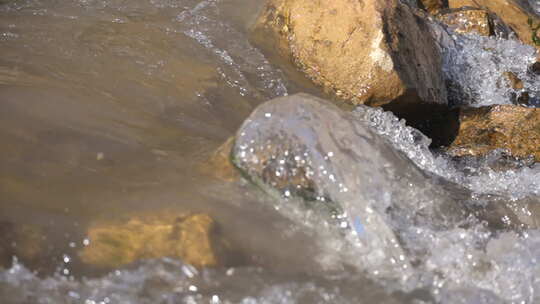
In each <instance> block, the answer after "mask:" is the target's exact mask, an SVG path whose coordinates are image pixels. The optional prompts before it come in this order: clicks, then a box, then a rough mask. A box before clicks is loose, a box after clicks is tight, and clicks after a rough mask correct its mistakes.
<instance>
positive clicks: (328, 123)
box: [232, 94, 467, 265]
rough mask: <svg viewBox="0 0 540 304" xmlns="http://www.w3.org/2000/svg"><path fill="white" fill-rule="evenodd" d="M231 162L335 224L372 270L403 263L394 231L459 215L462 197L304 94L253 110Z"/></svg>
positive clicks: (360, 125) (347, 116)
mask: <svg viewBox="0 0 540 304" xmlns="http://www.w3.org/2000/svg"><path fill="white" fill-rule="evenodd" d="M419 135H421V134H420V133H419ZM232 158H233V162H234V163H235V164H236V166H237V167H238V168H239V169H240V170H241V171H242V172H243V173H244V174H245V175H246V176H247V177H248V178H249V179H251V180H252V181H253V182H255V183H256V184H258V185H260V186H261V187H262V188H263V189H265V190H267V191H268V192H270V193H273V194H275V195H277V196H280V197H284V198H289V197H294V196H300V197H303V198H304V199H305V200H306V201H308V202H309V201H313V202H314V203H313V205H315V208H318V207H317V206H321V205H322V206H323V208H322V209H324V210H326V211H327V212H328V214H329V215H333V216H334V217H335V218H339V219H341V218H343V219H344V221H343V223H341V225H343V226H348V227H351V228H352V229H353V231H355V232H356V234H358V235H359V236H360V238H359V239H360V240H361V242H362V246H363V248H364V249H365V250H366V252H369V253H370V254H366V255H365V257H362V258H365V259H366V262H367V261H369V263H372V264H374V265H384V264H385V263H387V261H388V259H390V258H394V259H395V260H396V261H403V256H404V253H403V252H402V249H400V247H399V245H398V237H397V236H396V235H395V234H394V232H393V230H394V229H397V227H398V226H399V227H400V229H407V228H406V227H412V226H414V225H417V224H421V225H423V226H428V227H431V229H434V230H439V229H448V228H449V227H454V226H455V225H457V224H458V223H461V222H462V221H463V220H464V219H465V217H466V216H467V210H466V208H465V206H464V205H462V204H461V203H460V199H461V198H463V197H461V198H460V197H459V195H456V192H454V193H453V194H450V193H449V192H448V191H447V190H446V189H445V188H444V186H443V184H439V183H438V182H437V179H436V178H430V177H429V176H427V175H426V174H425V173H423V172H422V171H421V170H420V169H419V168H418V167H417V166H416V165H415V164H414V163H413V162H412V161H411V160H410V159H408V158H407V157H406V156H405V155H404V154H402V153H401V152H400V151H397V150H396V149H394V148H393V147H392V145H391V144H390V143H389V142H387V141H386V140H385V139H384V138H383V137H381V136H380V135H378V134H375V133H374V132H373V131H372V130H370V127H369V126H368V125H367V124H365V123H364V122H363V121H362V120H361V119H360V115H359V114H358V115H357V114H356V113H354V112H345V111H342V110H340V109H339V108H337V107H336V106H335V105H332V104H331V103H329V102H328V101H325V100H322V99H319V98H316V97H313V96H310V95H307V94H297V95H293V96H289V97H284V98H278V99H274V100H272V101H269V102H266V103H265V104H263V105H261V106H259V107H258V108H257V109H256V110H255V111H254V112H253V113H252V114H251V116H250V117H249V118H248V119H247V120H246V121H245V123H244V124H243V126H242V127H241V128H240V130H239V131H238V133H237V137H236V140H235V143H234V146H233V151H232ZM446 186H448V187H451V185H449V184H447V185H446ZM413 223H414V225H413ZM400 257H401V258H400ZM404 263H405V262H404Z"/></svg>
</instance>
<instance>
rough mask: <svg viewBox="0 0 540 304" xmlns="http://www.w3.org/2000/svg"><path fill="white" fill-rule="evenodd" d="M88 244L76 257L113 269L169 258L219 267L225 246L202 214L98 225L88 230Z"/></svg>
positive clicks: (212, 223)
mask: <svg viewBox="0 0 540 304" xmlns="http://www.w3.org/2000/svg"><path fill="white" fill-rule="evenodd" d="M88 238H89V239H90V244H89V245H88V246H86V247H84V249H82V250H81V251H80V253H79V256H80V258H81V260H82V262H84V263H86V264H89V265H92V266H96V267H100V268H117V267H120V266H122V265H126V264H130V263H133V262H135V261H137V260H139V259H150V258H161V257H172V258H179V259H182V260H183V261H184V262H186V263H189V264H191V265H194V266H197V267H205V266H218V265H223V264H224V263H225V260H226V258H227V254H226V253H227V251H228V245H227V243H226V242H225V241H224V240H223V239H221V238H220V237H219V235H217V231H216V225H215V222H214V220H213V219H212V218H211V217H210V216H208V215H206V214H192V215H167V214H160V215H156V216H143V217H134V218H131V219H129V220H128V221H127V222H119V223H100V224H96V225H94V226H92V227H91V228H90V229H89V230H88Z"/></svg>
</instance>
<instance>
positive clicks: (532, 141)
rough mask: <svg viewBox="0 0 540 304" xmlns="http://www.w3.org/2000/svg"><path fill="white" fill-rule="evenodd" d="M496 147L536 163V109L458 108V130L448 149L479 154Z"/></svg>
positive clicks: (539, 118) (539, 123)
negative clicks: (530, 158)
mask: <svg viewBox="0 0 540 304" xmlns="http://www.w3.org/2000/svg"><path fill="white" fill-rule="evenodd" d="M496 149H507V150H508V151H509V153H510V154H511V155H512V156H515V157H520V158H527V157H531V156H532V157H534V159H535V160H536V161H537V162H540V109H538V108H526V107H520V106H513V105H496V106H489V107H481V108H467V109H462V110H461V112H460V115H459V130H458V132H457V135H456V138H455V139H454V141H453V142H452V144H451V145H450V146H449V147H448V152H449V153H450V154H452V155H455V156H467V155H471V156H480V155H486V154H488V153H489V152H491V151H493V150H496Z"/></svg>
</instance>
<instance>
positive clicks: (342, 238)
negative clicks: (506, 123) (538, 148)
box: [0, 0, 540, 304]
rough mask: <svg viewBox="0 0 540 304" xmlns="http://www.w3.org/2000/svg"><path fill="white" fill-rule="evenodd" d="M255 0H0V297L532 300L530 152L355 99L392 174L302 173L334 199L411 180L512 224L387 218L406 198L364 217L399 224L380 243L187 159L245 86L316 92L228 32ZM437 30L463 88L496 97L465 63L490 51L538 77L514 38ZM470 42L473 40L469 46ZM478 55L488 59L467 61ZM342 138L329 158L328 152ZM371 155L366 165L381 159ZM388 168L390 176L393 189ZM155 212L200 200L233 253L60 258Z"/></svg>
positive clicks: (240, 104) (242, 35) (248, 99)
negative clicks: (210, 257) (410, 121)
mask: <svg viewBox="0 0 540 304" xmlns="http://www.w3.org/2000/svg"><path fill="white" fill-rule="evenodd" d="M263 2H264V1H262V0H260V1H259V0H257V1H254V0H251V1H245V0H202V1H201V0H130V1H127V0H62V1H60V0H51V1H42V0H11V1H10V0H7V1H5V0H4V1H0V50H1V52H0V124H1V125H0V126H1V127H0V140H1V142H2V158H1V159H0V234H1V235H0V246H1V248H2V249H0V262H1V263H3V264H2V265H0V303H85V304H91V303H250V304H251V303H431V302H434V301H436V302H442V303H505V302H516V303H535V302H537V301H540V291H539V290H540V282H538V279H537V277H538V275H539V274H540V266H539V265H537V261H536V260H537V258H538V254H537V252H538V249H539V248H538V246H539V245H540V242H539V241H540V235H539V234H538V231H537V230H536V229H535V228H534V225H533V224H534V223H535V222H536V217H535V215H536V214H535V212H534V211H535V210H536V209H535V208H537V207H536V206H537V205H538V204H539V203H540V200H539V196H540V167H539V166H538V165H531V164H523V163H519V162H516V163H512V164H511V165H510V166H509V167H510V168H511V169H507V170H502V171H501V170H496V169H493V168H492V166H493V163H494V162H495V163H497V162H499V161H500V159H501V156H500V155H499V154H497V153H498V152H497V153H495V154H494V155H491V156H489V157H487V158H484V159H480V160H475V161H470V162H460V163H457V162H455V161H453V160H452V159H450V158H448V157H446V156H445V155H444V154H440V153H434V152H432V151H430V150H429V149H428V146H429V140H428V139H427V138H425V137H423V135H421V134H420V133H418V131H415V130H413V129H411V128H409V127H407V126H405V124H404V123H403V122H402V121H399V120H398V119H397V118H395V117H394V116H393V115H392V114H390V113H385V112H382V111H381V110H379V109H369V108H365V107H359V108H358V109H356V110H355V112H354V114H351V115H353V116H354V117H355V118H354V120H358V123H360V124H361V125H362V126H363V128H364V127H365V128H370V131H366V132H368V133H369V134H372V135H371V136H380V138H379V139H377V140H376V142H377V143H378V144H380V145H381V146H382V147H384V148H385V149H395V151H394V152H391V153H390V152H389V153H390V154H392V153H394V154H395V156H391V157H390V156H389V157H390V158H389V159H390V160H392V161H395V162H396V163H398V164H400V165H399V166H396V168H399V169H400V170H401V171H395V172H402V174H403V175H404V176H406V177H405V179H403V180H400V181H399V182H396V181H394V179H393V177H392V178H390V177H388V176H394V175H388V176H387V175H384V174H382V173H381V174H382V175H380V176H379V177H380V178H379V179H378V180H377V182H378V183H376V184H372V185H371V186H372V187H371V188H370V189H362V190H363V191H365V192H361V190H360V188H358V189H352V190H353V191H350V192H348V193H349V194H348V195H349V196H341V194H340V192H339V189H338V188H335V186H331V185H328V184H327V182H326V180H323V179H321V180H320V181H319V184H318V185H319V187H320V188H321V192H323V193H326V194H329V196H331V197H332V198H333V199H334V200H336V201H339V200H340V199H342V200H344V201H347V202H346V203H345V204H344V205H343V208H344V209H346V210H353V211H355V212H364V211H363V210H361V209H359V208H360V207H359V206H357V205H355V204H354V203H352V202H353V201H354V199H358V198H356V196H357V195H364V194H365V195H367V196H366V197H367V198H365V199H366V200H369V199H373V200H383V201H384V200H387V201H388V204H391V203H392V202H393V201H392V199H391V198H388V197H387V196H388V194H387V193H392V195H391V196H393V197H395V196H403V197H402V198H409V199H411V200H414V199H418V201H411V202H410V203H411V204H412V205H414V204H415V203H419V202H423V203H426V202H431V201H432V202H439V201H442V200H452V199H455V200H460V201H463V204H471V205H475V206H477V205H478V206H480V207H482V208H491V207H493V206H494V205H497V204H498V205H502V206H505V207H507V208H508V209H509V210H512V211H515V213H519V215H518V216H517V217H518V218H520V219H524V221H526V222H527V225H530V226H532V228H528V229H525V228H523V227H520V228H519V229H510V228H508V229H503V230H500V229H499V230H494V229H492V228H491V227H486V225H484V224H483V223H478V222H474V221H473V222H468V219H464V220H463V221H465V222H466V224H467V225H461V224H462V222H460V224H457V223H452V224H449V225H446V227H445V229H442V228H437V229H434V228H433V227H432V225H428V224H426V223H425V222H424V223H422V222H421V221H420V223H417V222H410V221H406V220H404V221H399V218H400V216H402V215H404V214H406V213H400V212H396V214H395V218H394V219H392V221H390V220H388V219H383V220H379V221H380V222H378V224H379V226H376V225H374V226H372V227H367V226H366V227H364V228H366V231H367V232H371V231H372V230H373V229H375V230H377V229H380V231H381V235H384V234H385V233H388V235H390V233H391V232H390V230H392V229H393V230H394V231H396V230H399V229H401V230H403V232H402V233H399V235H398V238H399V239H400V242H402V244H403V247H404V249H402V248H400V249H399V250H401V251H396V252H397V255H396V256H395V257H394V256H392V257H390V258H388V259H385V257H384V255H383V256H382V258H381V257H378V258H371V257H370V256H369V254H366V250H365V248H359V247H358V246H359V245H358V234H360V233H359V231H360V230H362V229H360V228H362V226H358V225H357V224H355V221H354V220H353V221H352V225H351V226H352V228H353V229H349V230H347V229H345V230H344V229H342V228H340V223H337V225H335V224H336V223H335V222H334V221H331V220H328V218H327V214H326V212H325V211H324V210H319V209H317V208H314V209H312V210H311V209H306V207H305V206H303V205H302V204H297V203H293V201H295V199H292V198H289V197H286V196H283V197H279V196H277V197H276V196H271V195H267V194H266V193H265V192H264V191H262V190H260V189H258V188H257V187H254V186H253V185H252V184H250V183H249V182H247V181H245V180H243V181H241V182H235V183H224V182H223V181H220V180H218V179H216V178H214V177H213V176H212V174H209V173H206V172H207V171H205V170H201V169H200V168H201V164H203V163H204V162H205V161H206V160H207V159H208V158H209V157H210V155H211V154H212V153H213V151H214V150H215V149H216V148H217V147H219V146H220V145H221V144H222V143H223V142H224V141H225V140H226V139H227V138H229V137H230V136H232V135H234V133H235V132H236V130H237V129H238V128H239V127H240V126H241V124H242V122H243V121H244V120H245V119H246V118H247V117H248V116H249V115H250V113H251V112H252V111H253V110H254V109H255V107H256V106H258V105H259V104H261V103H262V102H264V101H266V100H269V99H272V98H275V97H280V96H286V95H289V94H293V93H296V92H299V91H308V92H311V93H314V92H315V93H317V89H316V88H313V87H312V86H310V85H309V84H308V82H306V81H305V80H304V79H302V78H301V77H300V76H299V75H298V74H297V73H296V72H294V69H293V68H292V67H291V66H287V65H286V63H279V68H278V67H277V65H276V64H277V63H276V61H272V62H270V61H269V59H268V58H273V57H270V56H272V54H271V53H270V54H266V53H263V52H262V51H261V50H260V49H259V48H257V47H255V46H253V45H252V43H250V41H249V40H248V28H249V25H250V24H251V23H252V22H253V20H254V18H255V16H256V14H257V11H258V10H259V9H260V7H261V5H262V4H263ZM533 4H534V2H533V3H532V4H531V6H533ZM454 38H455V37H454ZM455 39H456V42H455V43H456V44H458V45H460V48H458V51H456V52H457V54H454V53H452V52H450V51H449V52H448V53H447V57H445V58H446V61H447V63H448V64H450V63H454V64H455V67H456V68H455V69H454V70H451V69H447V70H446V72H447V77H448V78H449V79H452V80H454V82H455V83H458V84H460V85H461V87H462V88H463V89H461V90H460V93H462V94H468V95H466V96H474V97H475V98H476V100H480V101H481V102H480V104H491V103H508V102H509V101H508V100H509V98H508V96H510V93H512V92H510V88H508V87H506V86H503V87H502V88H501V87H491V86H490V85H491V84H492V83H489V82H475V79H477V78H479V77H481V75H485V74H486V73H488V74H494V73H493V71H500V70H502V69H504V68H510V69H512V71H514V72H515V73H516V74H518V75H520V76H523V77H527V78H525V85H526V88H527V89H529V91H531V92H532V93H531V94H532V96H533V97H534V96H535V95H534V94H535V92H538V91H539V90H538V87H540V85H539V80H538V77H534V76H532V75H528V74H526V71H525V69H526V66H527V64H529V61H530V56H532V55H531V54H533V53H534V51H532V50H531V48H528V47H525V46H523V45H521V44H519V43H514V42H508V41H500V40H495V39H492V40H490V39H489V38H485V39H484V38H477V37H476V38H475V37H468V36H467V37H465V36H463V37H462V36H459V37H457V38H455ZM485 43H487V44H489V45H491V48H489V49H488V50H486V49H481V48H479V45H481V44H485ZM489 52H491V53H489ZM464 54H465V55H467V56H464ZM516 54H519V56H520V57H519V58H518V59H516ZM458 58H459V60H460V61H459V62H457V61H456V60H457V59H458ZM478 58H488V59H486V60H485V61H482V62H480V63H478V62H476V63H477V65H474V64H473V62H475V60H478ZM456 62H457V63H456ZM448 66H449V65H447V67H448ZM471 66H472V68H471ZM484 68H485V69H484ZM471 69H472V70H471ZM473 72H474V73H476V74H474V73H473ZM482 73H484V74H482ZM463 75H467V77H469V76H471V75H480V76H478V77H477V76H474V78H473V79H472V81H471V78H466V77H465V76H463ZM513 93H516V92H513ZM518 93H519V92H518ZM532 100H534V98H532ZM532 105H534V104H532ZM292 121H293V120H291V121H290V122H289V123H291V124H292V123H293V122H292ZM355 123H356V122H353V124H355ZM284 126H287V124H284ZM278 127H279V126H278ZM278 127H276V128H275V129H274V130H278ZM359 128H360V127H359ZM276 132H277V131H276ZM322 133H324V132H322ZM322 133H321V134H318V133H316V134H314V136H313V137H309V138H301V140H300V142H301V141H302V140H307V139H311V140H316V141H319V142H320V143H324V145H323V147H324V149H327V150H329V151H326V153H328V152H335V153H337V151H338V149H339V148H340V147H339V146H335V147H332V146H329V144H330V143H328V142H327V141H324V137H323V136H322ZM283 134H288V133H287V132H285V133H283ZM373 134H376V135H373ZM304 135H305V134H304ZM319 136H320V137H319ZM342 136H343V137H344V138H347V136H349V135H348V134H347V133H346V131H345V132H344V134H343V135H342ZM315 143H316V142H315ZM315 143H314V144H315ZM359 147H360V148H362V146H361V145H359ZM364 148H365V149H368V148H369V149H372V148H370V147H364ZM364 148H362V149H364ZM400 151H401V152H400ZM308 152H310V153H311V152H313V150H310V151H308ZM394 154H392V155H394ZM348 156H349V155H348V154H347V153H345V154H341V155H340V156H339V157H341V159H343V160H344V161H345V162H346V161H347V160H348V159H347V157H348ZM326 161H328V160H325V159H324V158H323V159H321V160H320V162H321V163H320V164H325V162H326ZM349 161H350V160H349ZM371 161H374V163H373V168H380V166H383V167H384V166H386V164H380V163H377V161H379V160H371ZM391 163H392V162H391ZM385 168H386V167H385ZM387 169H388V170H389V171H388V172H391V171H392V167H389V168H387ZM334 170H335V172H338V173H339V172H342V171H340V170H342V169H340V168H339V167H338V168H336V169H334ZM385 170H386V169H385ZM351 172H353V173H349V174H354V171H351ZM385 172H386V171H385ZM392 172H393V171H392ZM388 174H390V173H388ZM327 176H328V175H327ZM437 176H438V177H437ZM345 180H346V182H351V181H352V180H354V176H353V177H350V176H349V177H347V178H345ZM441 180H442V181H443V182H440V181H441ZM436 181H437V182H436ZM407 183H410V184H411V186H410V189H408V190H406V191H401V190H399V188H396V187H403V186H404V185H405V184H407ZM353 184H354V183H353ZM385 187H386V188H385ZM392 187H393V188H392ZM441 187H442V188H441ZM341 190H343V188H341ZM359 193H360V194H359ZM366 193H367V194H366ZM464 193H465V194H464ZM463 196H465V198H463ZM351 197H353V198H352V199H351ZM458 197H459V199H458ZM343 198H346V199H343ZM486 206H487V207H486ZM364 207H365V206H364ZM495 209H496V208H495ZM359 210H360V211H359ZM405 211H406V210H405ZM160 212H179V213H186V212H190V213H191V212H204V213H208V214H209V215H211V216H212V217H213V218H215V220H216V222H217V223H218V224H219V226H220V228H221V230H222V233H223V235H225V236H227V238H228V240H229V241H230V242H231V243H232V244H233V245H234V247H235V248H236V249H238V251H239V252H241V253H242V257H241V258H238V259H236V260H235V262H234V263H232V264H231V265H227V266H230V267H227V268H217V269H203V270H197V269H195V268H193V267H191V266H189V265H186V264H183V263H182V262H180V261H176V260H172V259H168V258H164V259H158V260H145V261H140V262H137V263H135V264H133V265H130V266H127V267H124V268H120V269H105V270H104V269H97V268H96V267H92V266H90V265H86V264H85V263H83V262H81V261H80V260H79V259H78V254H77V253H78V252H79V250H81V249H82V248H84V247H85V246H86V245H88V242H91V241H92V240H89V239H88V238H87V229H88V227H90V226H91V225H92V224H93V223H95V222H97V221H102V220H115V219H124V218H129V217H130V216H133V215H139V214H159V213H160ZM363 215H365V214H363ZM403 218H407V216H406V215H405V216H404V217H403ZM394 220H395V221H394ZM374 221H375V219H374ZM385 221H387V222H385ZM388 223H390V224H388ZM531 223H533V224H531ZM387 224H388V225H390V226H391V228H388V227H387V226H386V225H387ZM399 225H407V226H406V227H405V226H399ZM345 226H347V227H345V228H349V227H348V224H345ZM21 231H23V233H21ZM25 231H26V233H24V232H25ZM28 231H30V232H28ZM392 233H394V232H392ZM19 234H25V235H28V234H30V238H31V239H33V240H36V241H35V242H32V244H39V247H38V248H33V247H32V246H26V247H30V248H26V247H25V244H23V242H21V240H20V239H18V238H17V235H19ZM381 238H382V237H381ZM383 243H384V242H383ZM426 244H427V245H426ZM373 246H375V247H374V248H371V249H373V250H377V249H378V250H381V249H384V248H385V247H383V246H382V245H380V243H376V244H373ZM377 246H378V247H377ZM403 250H404V251H403ZM28 252H30V253H34V254H25V253H28ZM35 252H37V254H35ZM420 252H422V253H420ZM368 253H369V252H368ZM14 256H15V257H14ZM420 257H421V258H420ZM392 259H394V260H392ZM396 261H398V262H397V263H396ZM396 265H398V266H399V267H398V266H396ZM403 265H408V266H407V267H408V268H406V269H405V268H403ZM383 270H384V271H383ZM377 271H379V272H377ZM375 272H377V273H376V274H375Z"/></svg>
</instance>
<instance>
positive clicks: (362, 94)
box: [254, 0, 447, 107]
mask: <svg viewBox="0 0 540 304" xmlns="http://www.w3.org/2000/svg"><path fill="white" fill-rule="evenodd" d="M269 35H271V36H273V37H274V39H275V41H276V43H275V45H276V49H277V50H278V52H280V53H281V54H282V55H285V56H288V57H290V58H291V60H292V61H293V62H294V63H295V64H296V65H297V67H298V68H299V69H300V70H301V71H303V72H304V73H305V75H307V77H309V78H310V79H311V80H312V81H314V82H315V83H316V84H318V85H320V86H322V87H323V88H324V89H325V90H326V91H327V92H331V93H334V94H335V95H337V96H338V97H340V98H341V99H345V100H348V101H349V102H351V103H354V104H367V105H371V106H380V105H383V104H388V103H392V104H393V103H400V104H402V105H406V106H407V107H410V106H417V105H418V104H419V103H427V104H443V105H445V104H446V103H447V100H446V87H445V84H444V81H443V77H442V73H441V55H440V53H439V50H438V48H437V47H436V43H435V41H434V39H433V38H432V36H431V35H430V33H429V28H428V25H427V24H426V23H425V22H424V20H423V18H422V17H420V16H419V15H418V14H417V13H416V11H415V10H414V9H412V8H411V7H409V6H407V5H405V4H402V3H401V1H399V0H366V1H349V0H335V1H313V0H271V1H269V3H268V4H267V5H266V7H265V9H264V10H263V12H262V14H261V16H260V17H259V19H258V21H257V23H256V25H255V26H254V36H255V37H268V36H269Z"/></svg>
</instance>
